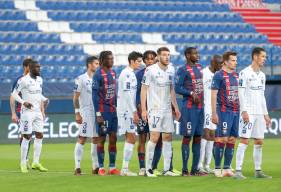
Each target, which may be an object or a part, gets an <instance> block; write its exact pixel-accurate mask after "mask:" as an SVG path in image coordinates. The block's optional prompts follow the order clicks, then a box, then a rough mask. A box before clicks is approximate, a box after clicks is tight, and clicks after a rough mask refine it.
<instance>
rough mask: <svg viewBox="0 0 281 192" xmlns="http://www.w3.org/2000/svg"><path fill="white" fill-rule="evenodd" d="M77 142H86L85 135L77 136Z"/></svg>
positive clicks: (82, 143)
mask: <svg viewBox="0 0 281 192" xmlns="http://www.w3.org/2000/svg"><path fill="white" fill-rule="evenodd" d="M78 143H80V144H81V145H84V144H85V143H86V137H81V136H79V138H78Z"/></svg>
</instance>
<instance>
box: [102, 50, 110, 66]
mask: <svg viewBox="0 0 281 192" xmlns="http://www.w3.org/2000/svg"><path fill="white" fill-rule="evenodd" d="M109 55H113V53H112V52H111V51H102V52H100V55H99V61H100V64H101V65H102V64H103V62H104V60H105V59H106V57H107V56H109Z"/></svg>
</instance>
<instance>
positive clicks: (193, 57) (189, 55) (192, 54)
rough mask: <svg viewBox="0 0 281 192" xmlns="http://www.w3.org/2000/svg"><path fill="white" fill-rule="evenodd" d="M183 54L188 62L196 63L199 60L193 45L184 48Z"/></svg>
mask: <svg viewBox="0 0 281 192" xmlns="http://www.w3.org/2000/svg"><path fill="white" fill-rule="evenodd" d="M184 56H185V58H186V61H187V62H188V63H189V62H191V63H197V62H198V61H199V58H200V56H199V53H198V51H197V49H196V48H195V47H187V48H186V49H185V50H184Z"/></svg>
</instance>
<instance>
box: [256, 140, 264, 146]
mask: <svg viewBox="0 0 281 192" xmlns="http://www.w3.org/2000/svg"><path fill="white" fill-rule="evenodd" d="M254 143H255V145H262V144H263V140H262V139H255V140H254Z"/></svg>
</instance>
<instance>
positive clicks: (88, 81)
mask: <svg viewBox="0 0 281 192" xmlns="http://www.w3.org/2000/svg"><path fill="white" fill-rule="evenodd" d="M92 82H93V80H92V78H90V77H89V76H88V74H87V72H86V73H84V74H82V75H80V76H78V77H77V78H76V79H75V87H74V91H75V92H79V93H80V96H79V106H80V110H82V111H94V105H93V100H92Z"/></svg>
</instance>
